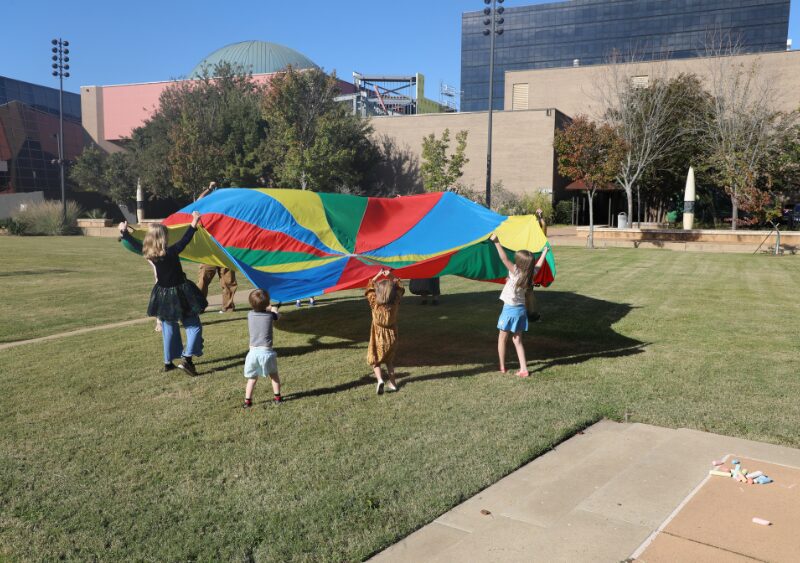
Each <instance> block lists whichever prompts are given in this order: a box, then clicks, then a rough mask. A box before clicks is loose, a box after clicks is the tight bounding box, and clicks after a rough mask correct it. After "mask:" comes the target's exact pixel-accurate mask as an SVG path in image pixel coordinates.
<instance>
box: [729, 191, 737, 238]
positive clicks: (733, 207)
mask: <svg viewBox="0 0 800 563" xmlns="http://www.w3.org/2000/svg"><path fill="white" fill-rule="evenodd" d="M738 222H739V198H737V197H736V188H734V189H733V195H732V196H731V230H732V231H735V230H736V227H737V225H736V224H737V223H738Z"/></svg>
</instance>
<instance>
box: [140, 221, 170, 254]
mask: <svg viewBox="0 0 800 563" xmlns="http://www.w3.org/2000/svg"><path fill="white" fill-rule="evenodd" d="M166 255H167V228H166V227H165V226H164V225H162V224H161V223H150V225H149V226H148V227H147V234H146V235H144V240H143V241H142V256H144V257H145V258H147V259H148V260H158V259H159V258H163V257H164V256H166Z"/></svg>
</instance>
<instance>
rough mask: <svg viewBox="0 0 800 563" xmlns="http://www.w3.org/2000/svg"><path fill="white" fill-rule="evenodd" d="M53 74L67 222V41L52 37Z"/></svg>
mask: <svg viewBox="0 0 800 563" xmlns="http://www.w3.org/2000/svg"><path fill="white" fill-rule="evenodd" d="M51 43H52V45H53V49H52V52H53V65H52V67H53V76H57V77H58V167H59V172H60V173H61V206H62V214H63V218H64V224H65V225H66V224H67V194H66V190H65V188H64V79H65V78H69V49H68V48H67V47H69V41H66V40H62V39H61V38H59V39H53V40H52V41H51Z"/></svg>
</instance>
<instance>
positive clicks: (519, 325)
mask: <svg viewBox="0 0 800 563" xmlns="http://www.w3.org/2000/svg"><path fill="white" fill-rule="evenodd" d="M497 328H498V329H499V330H505V331H507V332H522V331H523V330H524V331H527V330H528V310H527V309H526V308H525V305H506V304H505V303H504V304H503V310H502V311H501V312H500V318H499V319H498V321H497Z"/></svg>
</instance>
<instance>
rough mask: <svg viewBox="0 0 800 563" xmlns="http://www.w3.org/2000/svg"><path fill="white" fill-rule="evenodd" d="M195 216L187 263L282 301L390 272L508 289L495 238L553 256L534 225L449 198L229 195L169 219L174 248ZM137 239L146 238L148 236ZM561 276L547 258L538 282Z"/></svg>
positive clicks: (236, 191)
mask: <svg viewBox="0 0 800 563" xmlns="http://www.w3.org/2000/svg"><path fill="white" fill-rule="evenodd" d="M194 210H197V211H199V212H200V213H201V214H202V227H201V229H200V230H199V231H198V232H197V234H196V235H195V237H194V239H193V240H192V242H191V243H190V244H189V246H187V247H186V249H185V250H184V251H183V252H182V253H181V258H183V259H186V260H190V261H193V262H199V263H204V264H215V265H218V266H226V267H233V268H235V269H237V270H238V271H240V272H241V273H243V274H244V275H245V276H247V278H248V279H249V280H250V281H251V282H252V283H253V285H255V286H257V287H261V288H264V289H267V290H268V291H269V292H270V295H271V297H272V299H273V300H276V301H289V300H294V299H301V298H304V297H311V296H315V295H322V294H324V293H331V292H334V291H340V290H343V289H351V288H355V287H363V286H365V285H366V283H367V280H369V278H371V277H372V276H374V275H375V274H376V273H377V272H378V271H379V270H380V269H381V268H383V267H389V268H392V269H393V270H394V271H395V274H396V275H397V276H398V277H400V278H406V279H409V278H431V277H438V276H444V275H458V276H463V277H466V278H472V279H476V280H487V281H497V282H502V281H504V278H505V276H506V275H507V271H506V269H505V267H504V266H503V263H502V262H501V260H500V259H499V257H498V256H497V251H496V250H495V248H494V246H493V245H492V244H491V243H489V241H488V240H487V239H488V238H489V236H490V235H491V234H492V233H493V232H495V233H497V235H498V237H499V239H500V242H501V244H502V245H503V247H505V248H506V249H508V251H511V252H513V251H516V250H520V249H523V248H524V249H528V250H531V251H532V252H534V253H535V254H537V255H538V254H539V253H540V252H541V251H542V249H543V248H544V247H545V246H547V247H549V243H548V242H547V238H546V237H545V236H544V233H542V230H541V228H540V227H539V224H538V222H537V221H536V220H535V219H534V217H533V216H531V215H522V216H514V217H505V216H503V215H498V214H497V213H494V212H492V211H490V210H488V209H486V208H484V207H482V206H480V205H477V204H476V203H473V202H471V201H469V200H468V199H465V198H463V197H461V196H458V195H456V194H454V193H451V192H440V193H430V194H422V195H414V196H406V197H398V198H374V197H370V198H366V197H359V196H352V195H344V194H332V193H314V192H309V191H302V190H277V189H244V188H227V189H222V190H218V191H216V192H214V193H212V194H211V195H209V196H207V197H205V198H203V199H201V200H199V201H196V202H195V203H192V204H191V205H189V206H187V207H185V208H183V209H182V210H180V211H178V212H177V213H174V214H173V215H170V216H169V217H167V219H166V220H165V221H164V224H165V225H166V226H168V227H169V230H170V232H169V238H170V241H171V242H174V241H175V240H177V239H178V238H180V237H181V236H182V235H183V233H184V232H185V229H186V227H187V225H188V224H189V223H190V222H191V213H192V211H194ZM133 236H134V237H136V238H138V239H141V238H143V236H144V231H135V232H134V235H133ZM511 252H510V253H509V254H510V255H511ZM555 273H556V268H555V260H554V259H553V255H552V252H550V253H548V255H547V258H546V263H545V266H544V267H543V268H542V269H541V270H540V272H539V274H538V276H537V279H536V280H535V281H536V283H538V284H541V285H544V286H546V285H549V284H550V282H552V281H553V279H554V278H555Z"/></svg>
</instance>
